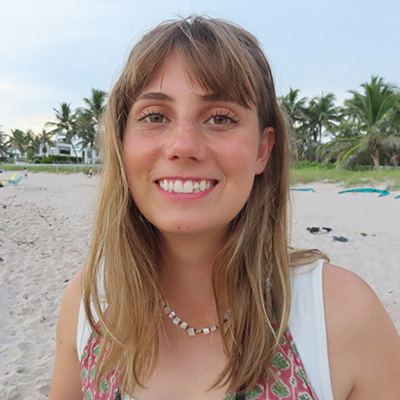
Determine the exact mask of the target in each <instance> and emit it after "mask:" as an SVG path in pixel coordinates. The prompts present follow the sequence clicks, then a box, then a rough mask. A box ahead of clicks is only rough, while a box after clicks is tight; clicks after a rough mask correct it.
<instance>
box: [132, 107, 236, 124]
mask: <svg viewBox="0 0 400 400" xmlns="http://www.w3.org/2000/svg"><path fill="white" fill-rule="evenodd" d="M154 115H159V116H161V117H163V118H167V117H166V116H165V115H164V114H162V113H161V112H157V111H153V110H146V111H143V112H142V114H141V115H140V116H139V118H137V121H145V120H146V118H148V117H151V116H154ZM215 117H222V118H226V119H228V120H229V122H231V123H233V124H237V123H238V122H239V119H238V118H237V117H236V115H234V114H233V113H231V112H230V111H215V113H213V115H212V117H210V118H208V119H207V122H208V121H210V120H212V119H213V118H215ZM148 122H150V121H148ZM229 122H228V123H229ZM212 125H218V124H212ZM223 125H226V124H223Z"/></svg>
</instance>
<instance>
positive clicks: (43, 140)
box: [39, 129, 54, 154]
mask: <svg viewBox="0 0 400 400" xmlns="http://www.w3.org/2000/svg"><path fill="white" fill-rule="evenodd" d="M52 138H53V133H51V132H47V131H46V129H42V132H40V134H39V142H40V144H42V145H43V153H44V154H47V150H48V148H49V147H51V146H54V140H53V139H52Z"/></svg>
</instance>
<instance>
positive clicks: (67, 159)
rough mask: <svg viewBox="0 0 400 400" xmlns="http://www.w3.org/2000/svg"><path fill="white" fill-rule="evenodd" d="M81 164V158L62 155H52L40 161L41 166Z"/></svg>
mask: <svg viewBox="0 0 400 400" xmlns="http://www.w3.org/2000/svg"><path fill="white" fill-rule="evenodd" d="M80 162H81V160H80V158H77V157H72V156H61V155H50V156H47V157H44V158H42V160H41V161H40V163H41V164H78V163H80Z"/></svg>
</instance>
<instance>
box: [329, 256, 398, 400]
mask: <svg viewBox="0 0 400 400" xmlns="http://www.w3.org/2000/svg"><path fill="white" fill-rule="evenodd" d="M323 280H324V303H325V315H326V327H327V336H328V352H329V365H330V369H331V378H332V386H333V390H334V395H335V399H336V398H338V399H363V400H369V399H376V398H382V399H383V398H385V399H386V398H387V399H396V395H398V393H400V337H399V335H398V332H397V331H396V328H395V327H394V325H393V323H392V321H391V319H390V317H389V315H388V314H387V312H386V310H385V309H384V307H383V305H382V303H381V302H380V300H379V298H378V297H377V295H376V294H375V292H374V291H373V290H372V289H371V287H370V286H369V285H368V284H367V283H366V282H365V281H364V280H363V279H361V278H360V277H359V276H357V275H356V274H354V273H352V272H350V271H348V270H346V269H343V268H340V267H337V266H334V265H330V264H325V265H324V270H323Z"/></svg>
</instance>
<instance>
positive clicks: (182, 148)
mask: <svg viewBox="0 0 400 400" xmlns="http://www.w3.org/2000/svg"><path fill="white" fill-rule="evenodd" d="M166 153H167V156H168V158H169V159H170V160H190V161H203V160H204V159H205V158H206V154H207V146H206V143H205V139H204V136H203V132H202V131H201V129H200V127H198V126H197V125H196V123H195V122H192V121H189V120H182V121H177V122H176V124H174V126H173V127H171V131H170V132H169V137H168V143H167V149H166Z"/></svg>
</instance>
